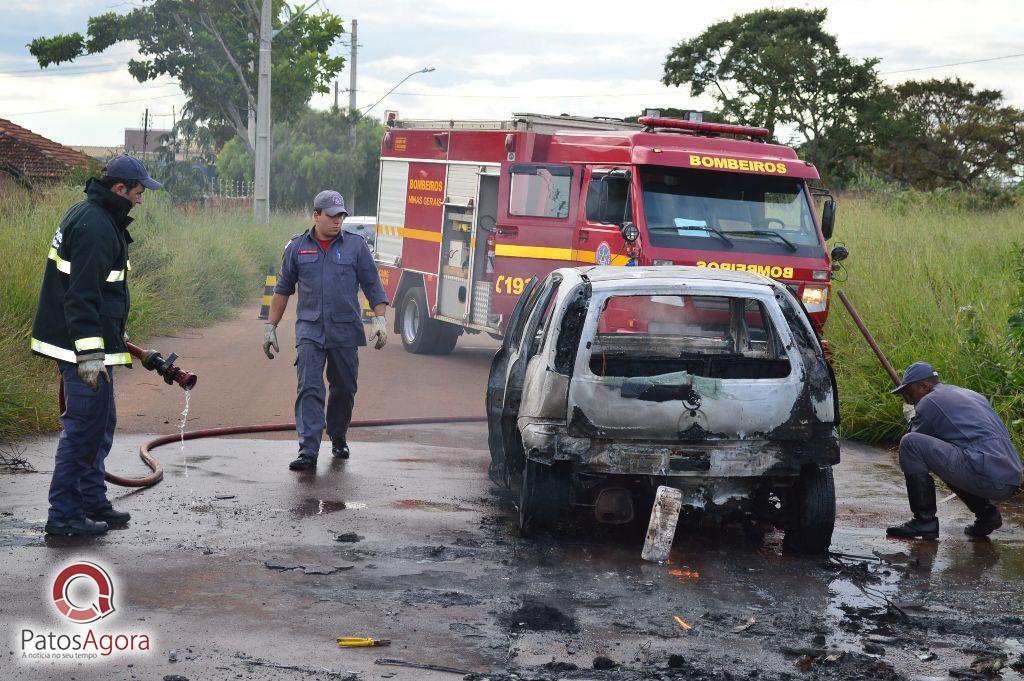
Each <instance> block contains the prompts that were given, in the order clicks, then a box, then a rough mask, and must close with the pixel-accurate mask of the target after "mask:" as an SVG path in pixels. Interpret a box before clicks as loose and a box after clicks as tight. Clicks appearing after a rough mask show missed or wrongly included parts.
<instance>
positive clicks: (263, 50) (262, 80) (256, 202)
mask: <svg viewBox="0 0 1024 681" xmlns="http://www.w3.org/2000/svg"><path fill="white" fill-rule="evenodd" d="M270 5H271V0H263V11H262V12H261V13H260V62H259V67H260V74H259V93H258V95H257V97H256V172H255V183H254V185H255V186H254V187H253V200H252V216H253V219H254V220H255V221H256V222H257V223H260V224H269V222H270V142H271V139H270V41H271V39H272V38H273V34H272V33H271V19H272V16H271V8H270Z"/></svg>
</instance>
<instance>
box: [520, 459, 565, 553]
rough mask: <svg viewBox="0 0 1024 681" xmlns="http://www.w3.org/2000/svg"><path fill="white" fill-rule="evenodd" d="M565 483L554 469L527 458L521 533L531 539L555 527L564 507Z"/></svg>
mask: <svg viewBox="0 0 1024 681" xmlns="http://www.w3.org/2000/svg"><path fill="white" fill-rule="evenodd" d="M561 483H562V480H561V476H560V474H559V472H558V471H556V470H555V469H554V468H553V467H552V466H547V465H545V464H542V463H539V462H537V461H533V460H532V459H529V458H527V459H526V462H525V465H524V466H523V478H522V484H521V485H520V487H519V534H521V535H522V536H524V537H531V536H534V535H536V534H537V533H539V532H542V531H544V530H547V529H550V528H551V527H553V526H554V524H555V522H556V521H557V520H558V515H559V511H560V510H561V507H562V496H563V495H562V489H561V487H562V485H561Z"/></svg>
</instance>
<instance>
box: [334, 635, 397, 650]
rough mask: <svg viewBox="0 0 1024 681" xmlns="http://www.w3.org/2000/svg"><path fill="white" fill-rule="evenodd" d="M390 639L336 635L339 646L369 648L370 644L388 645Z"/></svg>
mask: <svg viewBox="0 0 1024 681" xmlns="http://www.w3.org/2000/svg"><path fill="white" fill-rule="evenodd" d="M389 645H391V641H389V640H388V639H386V638H382V639H374V638H355V637H351V636H341V637H338V647H339V648H370V647H372V646H389Z"/></svg>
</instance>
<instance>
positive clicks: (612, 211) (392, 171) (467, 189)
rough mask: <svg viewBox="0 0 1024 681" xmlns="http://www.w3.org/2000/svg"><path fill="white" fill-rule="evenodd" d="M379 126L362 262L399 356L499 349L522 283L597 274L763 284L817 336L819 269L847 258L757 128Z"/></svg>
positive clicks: (825, 198)
mask: <svg viewBox="0 0 1024 681" xmlns="http://www.w3.org/2000/svg"><path fill="white" fill-rule="evenodd" d="M386 126H387V129H386V132H385V134H384V137H383V140H382V142H381V162H380V192H379V196H378V204H377V235H376V241H375V244H374V258H375V260H376V262H377V266H378V271H379V272H380V275H381V280H382V281H383V283H384V287H385V289H386V291H387V293H388V296H389V299H390V300H391V301H392V305H393V306H394V307H395V309H396V315H395V332H396V333H398V334H399V335H400V336H401V339H402V344H403V345H404V347H405V349H406V350H407V351H409V352H413V353H420V354H446V353H449V352H451V351H452V349H453V348H454V347H455V344H456V342H457V340H458V337H459V336H460V335H462V334H463V333H487V334H490V335H492V336H494V337H495V338H498V337H501V335H502V334H503V333H504V330H505V327H506V325H507V324H508V320H509V316H510V314H511V312H512V310H513V308H514V307H515V304H516V302H517V300H518V298H519V296H520V294H522V292H523V290H524V288H525V287H526V284H527V282H528V281H529V280H530V279H531V278H533V277H540V278H543V276H544V275H546V274H547V273H548V272H550V271H552V270H554V269H557V268H559V267H566V266H570V267H575V266H580V265H595V264H597V265H621V266H631V265H673V264H675V265H695V266H697V267H708V268H713V269H714V268H717V269H725V270H736V271H745V272H756V273H759V274H763V275H766V276H768V277H771V278H774V279H777V280H779V281H781V282H783V283H785V284H786V285H787V286H788V287H790V289H791V290H792V291H793V292H794V294H796V295H797V297H798V298H800V299H801V300H802V301H803V304H804V306H805V308H806V309H807V312H808V313H809V315H810V317H811V319H812V321H813V323H814V325H815V327H816V329H817V330H818V332H819V333H820V332H821V328H822V325H823V324H824V323H825V319H826V317H827V315H828V307H829V287H830V281H831V275H832V266H831V263H832V261H833V260H838V259H840V258H841V257H844V256H845V249H842V247H837V248H836V250H835V251H834V252H833V253H832V254H831V257H830V255H829V254H827V252H826V247H825V241H826V240H827V239H829V238H830V237H831V235H832V229H833V224H834V216H835V202H834V200H833V199H832V197H831V195H829V194H828V192H827V191H825V190H821V189H817V188H815V187H814V186H813V185H814V183H815V181H817V180H818V179H819V176H818V172H817V170H815V168H814V166H813V165H811V164H810V163H808V162H805V161H801V160H800V159H799V158H797V155H796V153H795V152H794V151H793V150H792V149H790V148H789V147H786V146H780V145H776V144H769V143H767V142H766V139H767V137H768V135H769V132H768V130H765V129H763V128H752V127H746V126H734V125H724V124H718V123H708V122H703V121H699V120H689V119H678V118H661V117H655V116H648V117H641V118H640V119H639V123H637V124H630V123H625V122H622V121H618V120H612V119H601V118H581V117H571V116H544V115H537V114H514V115H513V117H512V119H511V120H503V121H469V120H466V121H459V120H448V121H441V120H429V121H424V120H419V121H414V120H401V119H400V118H399V117H398V115H397V113H396V112H389V113H388V114H387V119H386ZM818 197H820V198H821V199H822V200H821V201H816V198H818ZM818 203H821V212H820V217H819V214H818V211H817V208H816V205H817V204H818Z"/></svg>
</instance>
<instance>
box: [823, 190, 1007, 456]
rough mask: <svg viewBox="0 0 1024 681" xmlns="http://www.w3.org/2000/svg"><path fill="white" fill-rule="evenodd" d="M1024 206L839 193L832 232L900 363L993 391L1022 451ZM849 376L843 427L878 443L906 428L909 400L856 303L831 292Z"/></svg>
mask: <svg viewBox="0 0 1024 681" xmlns="http://www.w3.org/2000/svg"><path fill="white" fill-rule="evenodd" d="M1022 224H1024V208H1021V207H1015V208H1007V209H1003V210H998V211H986V212H979V211H968V210H964V209H961V208H957V207H956V205H955V204H954V203H953V202H952V201H949V200H948V199H945V198H943V197H927V196H918V197H917V200H913V201H901V200H899V197H876V198H872V197H858V198H846V199H845V200H841V202H840V207H839V212H838V214H837V228H836V234H835V237H834V239H833V242H832V243H836V242H843V243H845V244H846V246H847V247H848V248H849V249H850V253H851V255H850V257H849V259H848V260H847V261H846V262H845V263H844V264H845V265H846V269H847V279H846V281H845V282H837V283H836V288H837V289H839V290H842V291H845V292H846V295H847V296H848V297H849V298H850V300H851V302H852V303H853V304H854V306H856V307H857V310H858V312H860V315H861V317H862V318H863V320H864V322H865V324H866V325H867V327H868V329H869V330H870V331H871V332H872V334H873V335H874V336H875V339H876V340H877V341H878V343H879V345H880V346H881V347H882V349H883V350H884V351H885V353H886V354H887V355H888V357H889V360H890V362H892V364H893V366H894V367H896V370H897V371H898V372H901V371H902V370H903V369H904V368H905V367H906V366H907V365H908V364H910V363H911V362H913V361H916V360H925V361H928V362H930V363H931V364H933V365H934V366H935V368H936V369H937V370H938V372H939V376H940V377H941V378H942V380H943V381H946V382H949V383H955V384H957V385H961V386H964V387H967V388H971V389H973V390H977V391H978V392H981V393H982V394H984V395H986V396H988V397H990V398H992V400H993V404H994V405H995V407H996V410H997V411H998V412H999V413H1000V414H1001V415H1002V417H1003V419H1004V421H1006V423H1007V424H1008V425H1009V427H1010V430H1011V434H1012V435H1013V436H1014V438H1015V440H1016V444H1017V447H1018V450H1019V451H1024V449H1022V444H1024V359H1022V357H1021V354H1020V349H1021V348H1020V347H1019V346H1017V347H1013V346H1012V345H1010V344H1008V343H1007V338H1008V330H1009V318H1010V317H1011V316H1012V315H1013V314H1014V313H1015V312H1017V311H1019V309H1020V307H1021V305H1022V303H1024V284H1022V282H1021V280H1020V278H1019V277H1020V275H1019V273H1018V271H1019V269H1020V268H1021V267H1022V262H1021V255H1020V251H1019V246H1020V245H1024V231H1022V229H1021V225H1022ZM826 336H827V337H828V338H829V339H830V341H831V345H832V349H833V353H834V354H833V358H834V366H835V369H836V374H837V377H838V380H839V389H840V401H841V408H842V417H843V426H842V430H843V434H844V435H845V436H848V437H855V438H859V439H863V440H867V441H871V442H876V441H886V440H889V441H891V440H895V439H897V438H898V437H899V436H900V434H901V433H902V432H903V430H904V423H903V418H902V414H901V412H900V408H901V407H900V401H899V400H898V399H897V398H896V397H894V396H892V395H889V389H890V388H891V387H892V386H891V383H890V381H889V378H888V377H887V375H886V374H885V373H884V371H883V370H882V368H881V366H880V365H879V363H878V361H877V360H876V359H875V356H874V354H873V353H872V352H871V350H870V349H869V348H868V346H867V344H866V343H865V342H864V341H863V339H862V337H861V335H860V332H859V331H858V330H857V328H856V327H855V326H854V324H853V322H852V321H851V319H850V316H849V315H848V314H847V312H846V309H845V308H844V307H843V305H842V303H841V302H840V301H839V299H838V298H837V297H835V296H834V297H833V301H832V309H831V312H830V314H829V321H828V324H827V326H826Z"/></svg>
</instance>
